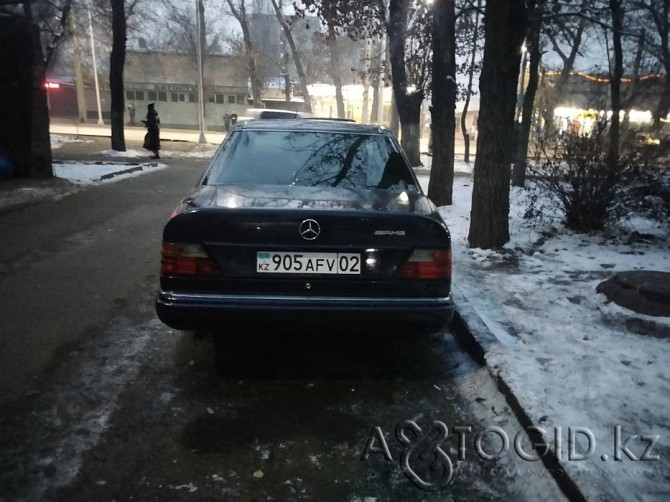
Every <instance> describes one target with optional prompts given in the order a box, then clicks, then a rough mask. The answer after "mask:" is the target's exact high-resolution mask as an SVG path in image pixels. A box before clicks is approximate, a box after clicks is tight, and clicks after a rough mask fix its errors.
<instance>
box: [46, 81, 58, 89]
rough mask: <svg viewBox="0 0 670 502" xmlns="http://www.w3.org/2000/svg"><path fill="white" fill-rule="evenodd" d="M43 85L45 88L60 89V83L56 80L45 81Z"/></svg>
mask: <svg viewBox="0 0 670 502" xmlns="http://www.w3.org/2000/svg"><path fill="white" fill-rule="evenodd" d="M44 87H45V88H47V89H60V84H59V83H58V82H45V83H44Z"/></svg>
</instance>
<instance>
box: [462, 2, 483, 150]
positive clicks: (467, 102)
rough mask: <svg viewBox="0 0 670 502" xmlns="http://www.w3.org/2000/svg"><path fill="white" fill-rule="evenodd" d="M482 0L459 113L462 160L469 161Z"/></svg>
mask: <svg viewBox="0 0 670 502" xmlns="http://www.w3.org/2000/svg"><path fill="white" fill-rule="evenodd" d="M481 6H482V0H478V1H477V10H476V12H475V26H474V29H473V33H472V53H471V57H470V67H469V68H468V85H467V87H466V89H465V104H464V105H463V112H462V113H461V132H462V133H463V143H464V146H465V151H464V155H463V160H464V161H465V162H468V163H469V162H470V132H469V131H468V126H467V117H468V108H470V97H471V96H472V83H473V81H474V75H475V60H476V58H477V42H478V41H479V9H481Z"/></svg>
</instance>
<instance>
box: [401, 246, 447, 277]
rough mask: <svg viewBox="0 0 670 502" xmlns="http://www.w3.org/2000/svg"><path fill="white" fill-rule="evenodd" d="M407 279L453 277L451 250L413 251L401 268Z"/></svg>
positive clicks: (402, 274) (403, 275)
mask: <svg viewBox="0 0 670 502" xmlns="http://www.w3.org/2000/svg"><path fill="white" fill-rule="evenodd" d="M400 275H401V276H402V277H403V278H405V279H449V278H450V277H451V250H449V249H433V250H418V251H415V252H414V253H412V255H411V256H410V257H409V259H408V260H407V263H406V264H405V265H404V266H403V267H402V269H400Z"/></svg>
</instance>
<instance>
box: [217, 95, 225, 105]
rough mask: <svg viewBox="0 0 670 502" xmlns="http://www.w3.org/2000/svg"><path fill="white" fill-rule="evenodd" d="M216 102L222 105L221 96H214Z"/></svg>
mask: <svg viewBox="0 0 670 502" xmlns="http://www.w3.org/2000/svg"><path fill="white" fill-rule="evenodd" d="M216 102H217V104H219V105H222V104H223V94H216Z"/></svg>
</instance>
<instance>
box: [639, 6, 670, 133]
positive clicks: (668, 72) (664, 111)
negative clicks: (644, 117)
mask: <svg viewBox="0 0 670 502" xmlns="http://www.w3.org/2000/svg"><path fill="white" fill-rule="evenodd" d="M635 7H637V8H638V9H640V10H642V11H643V12H644V13H645V17H644V18H643V23H644V24H645V27H646V26H651V27H653V28H654V29H655V30H654V34H655V36H653V37H652V36H651V33H649V35H650V36H649V38H648V46H649V51H650V53H651V54H652V55H653V56H654V57H655V58H656V59H657V60H658V61H659V63H660V65H661V67H662V68H663V70H664V71H665V83H664V85H663V91H662V93H661V96H660V98H659V100H658V104H657V105H656V109H655V110H654V111H653V112H652V116H653V118H654V128H655V129H659V128H660V127H661V124H662V120H664V119H665V118H666V117H667V116H668V111H670V0H638V1H636V2H635ZM649 31H651V30H649Z"/></svg>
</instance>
